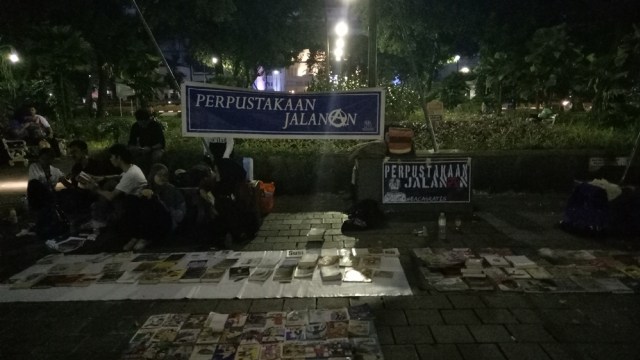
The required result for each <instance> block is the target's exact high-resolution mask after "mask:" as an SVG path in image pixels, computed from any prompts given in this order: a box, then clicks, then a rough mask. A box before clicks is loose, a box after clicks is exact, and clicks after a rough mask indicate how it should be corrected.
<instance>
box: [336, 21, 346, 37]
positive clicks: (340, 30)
mask: <svg viewBox="0 0 640 360" xmlns="http://www.w3.org/2000/svg"><path fill="white" fill-rule="evenodd" d="M334 30H335V31H336V35H338V37H344V36H345V35H347V33H348V32H349V25H347V23H346V22H344V20H342V21H340V22H338V23H337V24H336V27H335V29H334Z"/></svg>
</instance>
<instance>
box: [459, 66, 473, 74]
mask: <svg viewBox="0 0 640 360" xmlns="http://www.w3.org/2000/svg"><path fill="white" fill-rule="evenodd" d="M470 71H471V70H470V69H469V68H468V67H466V66H465V67H463V68H461V69H460V72H461V73H463V74H467V73H468V72H470Z"/></svg>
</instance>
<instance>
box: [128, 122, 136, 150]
mask: <svg viewBox="0 0 640 360" xmlns="http://www.w3.org/2000/svg"><path fill="white" fill-rule="evenodd" d="M138 137H139V136H138V124H137V123H134V124H133V125H131V130H129V142H128V145H129V147H136V148H137V147H139V146H138Z"/></svg>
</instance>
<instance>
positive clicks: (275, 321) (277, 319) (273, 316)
mask: <svg viewBox="0 0 640 360" xmlns="http://www.w3.org/2000/svg"><path fill="white" fill-rule="evenodd" d="M286 319H287V313H286V312H284V311H269V312H267V323H266V324H265V327H284V323H285V320H286Z"/></svg>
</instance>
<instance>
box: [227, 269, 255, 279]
mask: <svg viewBox="0 0 640 360" xmlns="http://www.w3.org/2000/svg"><path fill="white" fill-rule="evenodd" d="M250 272H251V268H250V267H249V266H235V267H231V268H229V280H231V281H241V280H244V279H246V278H248V277H249V273H250Z"/></svg>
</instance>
